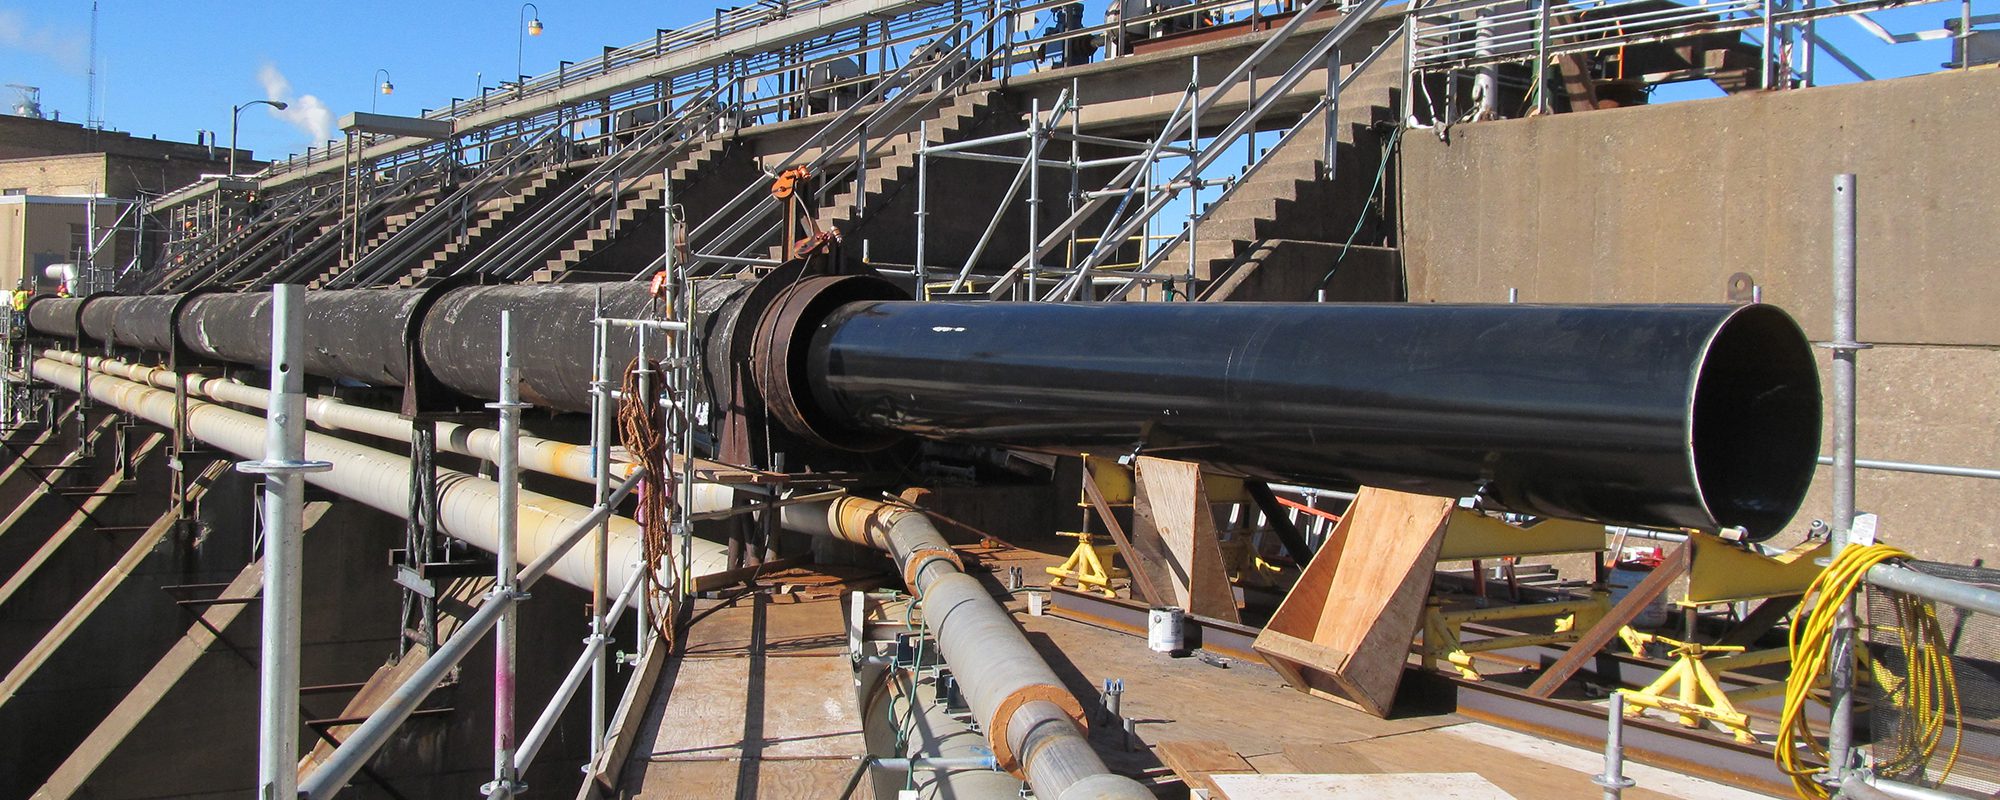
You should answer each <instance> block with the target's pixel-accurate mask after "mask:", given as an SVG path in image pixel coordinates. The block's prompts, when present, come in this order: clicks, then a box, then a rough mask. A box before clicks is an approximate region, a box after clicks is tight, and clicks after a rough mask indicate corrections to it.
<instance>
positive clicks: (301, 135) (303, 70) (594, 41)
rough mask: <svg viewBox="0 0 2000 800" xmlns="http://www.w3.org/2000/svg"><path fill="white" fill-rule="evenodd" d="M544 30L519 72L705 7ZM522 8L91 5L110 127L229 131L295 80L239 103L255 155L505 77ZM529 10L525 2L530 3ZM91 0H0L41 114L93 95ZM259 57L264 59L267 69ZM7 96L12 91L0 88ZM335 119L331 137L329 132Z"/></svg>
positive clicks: (412, 1)
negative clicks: (385, 75) (347, 118)
mask: <svg viewBox="0 0 2000 800" xmlns="http://www.w3.org/2000/svg"><path fill="white" fill-rule="evenodd" d="M536 6H537V7H538V8H540V10H541V19H542V24H543V25H544V30H543V31H542V35H540V36H535V37H528V38H527V40H526V47H525V51H526V52H525V56H524V59H523V63H524V65H525V66H524V69H523V71H525V72H527V73H529V74H539V73H542V72H547V71H550V70H553V69H555V67H556V62H557V61H558V60H559V59H569V60H572V61H577V60H582V59H586V58H589V57H591V56H593V55H596V54H597V53H598V52H600V48H601V47H603V46H604V45H613V46H623V45H627V44H631V43H632V42H635V41H638V40H640V39H644V38H647V37H650V36H651V35H652V33H653V29H654V28H673V27H680V26H683V25H687V24H689V23H691V22H693V21H695V20H697V19H702V18H706V17H708V16H710V15H711V14H712V13H713V11H712V8H713V7H712V6H711V5H709V4H705V3H704V4H697V3H685V2H633V1H632V0H626V1H625V2H611V1H609V0H604V1H598V2H581V1H580V0H544V1H543V2H538V3H536ZM520 13H521V6H520V4H519V3H507V2H471V1H470V0H444V1H440V0H406V2H379V1H378V0H352V1H351V2H328V3H309V2H242V1H241V0H238V1H237V2H217V1H215V0H174V1H173V2H160V1H159V0H153V1H152V2H147V1H146V0H102V1H101V2H100V3H99V11H98V55H99V61H100V67H99V76H100V86H101V89H100V91H99V97H100V98H101V99H102V105H103V114H102V116H103V117H104V120H105V122H106V125H107V127H113V128H117V129H119V130H124V131H128V132H131V133H134V134H137V135H141V136H145V135H153V134H158V135H159V136H160V137H161V138H163V139H164V138H172V139H178V140H182V141H192V140H193V139H194V136H195V130H196V129H203V128H205V129H208V130H215V131H220V132H221V133H220V136H219V138H220V139H221V140H222V142H223V143H224V144H226V143H227V140H228V138H229V109H230V106H231V105H233V104H236V103H241V102H245V101H249V100H258V99H263V98H265V97H266V95H267V91H266V87H265V85H264V81H265V80H270V79H272V78H279V79H282V80H283V82H285V83H287V84H289V90H288V92H287V93H286V96H285V97H284V99H286V100H288V101H301V100H303V98H304V97H307V96H310V97H312V98H316V99H317V101H318V103H319V104H320V106H322V107H323V108H325V109H326V111H325V114H324V117H325V118H326V119H324V120H314V119H312V116H313V115H312V114H310V113H309V112H308V107H309V106H311V105H312V103H311V101H303V102H295V103H294V108H293V109H292V110H291V113H290V114H289V116H287V117H283V118H281V117H278V116H275V115H273V114H272V113H270V110H269V109H268V108H265V107H258V108H254V109H246V110H244V112H243V116H242V125H241V130H240V132H239V134H238V135H239V141H240V142H241V144H242V146H244V147H248V148H252V149H254V150H255V151H256V153H257V155H258V156H259V157H260V158H264V157H272V156H279V157H282V156H283V155H285V154H287V153H291V152H303V151H304V149H305V147H306V146H307V145H309V144H317V141H316V140H315V138H314V136H313V135H312V134H311V133H309V131H310V130H312V129H313V128H314V126H315V125H316V124H322V122H323V124H326V125H327V127H329V128H333V127H334V123H333V122H332V121H333V120H337V119H338V118H339V117H340V115H342V114H345V113H348V112H350V111H355V110H361V111H366V110H368V108H369V103H370V101H371V100H373V101H374V102H376V103H377V104H378V110H380V111H381V112H383V113H393V114H415V113H417V111H418V110H419V109H422V108H434V107H437V106H441V105H445V104H447V103H449V102H450V100H451V98H452V97H467V96H470V95H472V94H475V93H476V92H477V91H478V84H477V83H476V82H475V81H476V80H477V79H478V76H479V75H480V73H484V79H485V82H486V84H487V85H489V86H492V85H497V84H498V83H500V82H501V81H503V80H508V79H510V78H511V76H512V74H513V72H514V59H515V40H516V36H515V33H516V31H517V30H518V29H519V27H520V25H519V14H520ZM530 13H531V15H532V13H533V12H530ZM89 31H90V2H89V0H29V1H27V2H23V0H0V84H8V83H20V84H27V85H30V86H40V87H41V89H42V108H43V111H44V113H47V112H49V111H61V112H62V118H63V119H64V120H66V121H68V120H74V121H82V120H83V117H84V110H85V107H86V105H87V97H86V94H87V92H86V86H87V83H86V81H85V68H86V66H87V65H88V63H89V57H88V52H89ZM267 67H268V68H269V69H268V70H267ZM377 68H383V69H387V70H389V73H390V75H391V76H392V77H393V79H394V80H393V82H394V84H395V87H396V92H395V94H392V95H388V96H379V95H375V94H373V93H372V92H371V89H372V87H373V86H375V85H376V78H375V75H374V73H375V70H376V69H377ZM0 97H4V98H5V101H6V102H7V103H8V104H10V105H11V104H12V102H13V98H14V95H13V92H12V90H6V91H5V92H4V93H0ZM339 135H340V134H339V131H338V130H337V129H334V130H333V131H332V133H331V134H330V136H329V137H320V139H321V140H323V139H325V138H338V137H339Z"/></svg>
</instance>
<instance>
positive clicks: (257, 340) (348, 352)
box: [174, 289, 499, 397]
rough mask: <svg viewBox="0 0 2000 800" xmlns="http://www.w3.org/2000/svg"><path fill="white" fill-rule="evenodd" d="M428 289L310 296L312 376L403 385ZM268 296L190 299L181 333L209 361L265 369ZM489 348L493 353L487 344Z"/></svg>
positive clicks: (488, 367) (492, 362) (489, 368)
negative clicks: (411, 334) (412, 333)
mask: <svg viewBox="0 0 2000 800" xmlns="http://www.w3.org/2000/svg"><path fill="white" fill-rule="evenodd" d="M427 291H428V290H425V289H381V290H377V289H343V290H319V291H314V292H308V293H307V294H306V306H305V316H306V320H305V325H306V358H305V365H306V371H307V372H310V373H312V374H314V375H319V376H322V377H328V378H345V379H348V380H353V381H360V382H362V383H367V384H370V385H375V386H401V385H403V381H404V377H405V376H407V375H408V374H409V369H410V359H409V353H408V345H407V343H406V342H407V336H408V334H409V332H410V331H411V330H412V329H413V325H414V324H415V322H416V320H415V319H414V315H415V313H416V311H417V306H418V304H419V301H421V300H423V298H424V295H425V294H426V292H427ZM270 314H271V297H270V295H268V294H265V293H262V292H258V293H242V294H205V295H201V296H200V297H196V298H194V299H192V300H189V301H188V303H187V306H186V307H185V308H183V309H182V311H181V316H180V319H178V320H175V321H174V325H175V332H176V335H178V336H179V337H180V341H181V342H182V343H183V344H186V345H187V346H188V349H189V350H192V351H194V353H195V354H197V355H200V356H203V357H205V358H211V359H215V360H218V361H232V362H235V363H238V364H263V363H265V362H268V361H269V360H270V357H271V340H270V337H269V336H267V335H265V334H264V332H265V331H267V330H269V329H270ZM488 349H489V350H491V349H492V345H491V343H488ZM498 363H499V360H498V358H497V357H496V358H489V359H487V360H486V361H485V362H484V363H483V366H484V367H485V370H484V372H483V377H484V378H485V380H486V384H487V385H486V386H484V387H483V388H482V390H481V392H480V394H479V396H481V397H490V396H491V395H492V394H493V386H492V378H493V373H494V371H495V370H496V369H498Z"/></svg>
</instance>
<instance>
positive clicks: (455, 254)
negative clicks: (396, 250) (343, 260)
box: [396, 169, 566, 288]
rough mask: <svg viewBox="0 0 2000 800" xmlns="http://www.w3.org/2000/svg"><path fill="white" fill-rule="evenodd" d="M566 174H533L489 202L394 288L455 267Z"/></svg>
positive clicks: (555, 170)
mask: <svg viewBox="0 0 2000 800" xmlns="http://www.w3.org/2000/svg"><path fill="white" fill-rule="evenodd" d="M565 177H566V176H565V175H564V173H563V171H562V170H559V169H550V170H545V171H543V172H540V173H537V174H535V175H534V176H533V177H531V178H529V179H527V181H526V182H525V183H522V184H521V188H520V190H519V191H516V192H510V193H508V194H507V195H505V196H502V197H500V198H497V199H495V200H492V201H489V202H488V203H486V204H485V205H484V207H483V208H484V209H485V210H484V211H483V212H482V213H480V214H479V217H478V219H476V220H474V221H473V223H472V224H471V225H468V226H466V228H465V230H464V231H463V232H462V233H460V234H459V235H457V236H454V237H452V239H451V241H448V242H445V243H444V244H443V246H441V247H439V248H438V249H436V250H434V251H432V252H431V254H430V255H428V256H425V257H424V260H423V261H421V262H418V263H417V265H416V267H415V268H414V269H411V270H410V271H409V272H408V273H406V274H404V275H403V276H402V277H399V278H397V279H396V285H397V286H398V287H404V288H407V287H411V286H416V285H417V284H418V283H420V282H422V281H423V280H424V279H425V278H428V277H430V276H431V275H432V274H434V273H437V272H439V271H442V270H446V269H449V268H451V267H454V266H457V265H458V264H459V263H461V262H463V261H464V260H465V259H467V258H470V257H471V256H472V255H473V254H474V253H477V252H479V249H480V248H482V247H484V246H485V245H486V243H487V242H488V241H489V240H490V239H491V238H492V237H493V235H494V234H495V233H497V232H499V231H500V230H502V228H503V226H505V225H506V224H507V223H509V222H511V221H513V220H514V219H516V218H518V217H519V216H520V214H521V213H522V212H523V211H524V210H526V209H530V208H533V207H534V206H535V204H536V203H537V202H538V201H540V200H541V199H542V198H543V196H544V195H546V194H548V193H549V190H550V189H552V188H554V187H558V186H560V185H561V184H562V182H563V179H564V178H565Z"/></svg>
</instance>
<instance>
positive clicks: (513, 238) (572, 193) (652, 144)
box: [449, 87, 716, 277]
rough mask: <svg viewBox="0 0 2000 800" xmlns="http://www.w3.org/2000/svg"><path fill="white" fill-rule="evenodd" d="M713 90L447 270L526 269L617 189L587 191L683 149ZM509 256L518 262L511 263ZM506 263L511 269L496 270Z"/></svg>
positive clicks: (612, 197) (648, 168) (666, 117)
mask: <svg viewBox="0 0 2000 800" xmlns="http://www.w3.org/2000/svg"><path fill="white" fill-rule="evenodd" d="M715 91H716V89H715V87H710V88H709V89H708V90H705V91H703V92H701V93H699V94H696V95H695V96H694V97H691V98H689V99H688V100H686V101H684V102H683V103H682V104H681V106H680V107H679V108H677V109H675V110H674V113H672V114H670V115H663V116H662V117H661V118H660V119H659V120H658V121H655V122H654V123H653V124H652V125H650V126H648V127H647V128H646V130H645V131H643V132H641V133H640V135H639V136H638V138H637V139H636V140H635V141H634V142H633V143H632V144H630V145H626V146H625V147H623V148H621V149H620V150H619V151H618V152H617V153H615V154H613V155H612V156H610V157H608V158H606V159H605V160H604V161H602V162H600V163H599V164H598V165H597V166H596V167H595V168H593V169H592V170H591V171H590V173H589V174H587V175H585V176H584V177H583V178H581V179H579V180H577V181H576V182H575V183H572V184H570V185H569V186H568V187H566V188H564V189H563V191H562V192H561V193H559V194H557V195H556V196H555V197H553V198H550V200H549V202H547V203H546V204H544V205H542V206H541V207H540V208H537V209H536V210H535V212H534V213H532V214H530V215H529V216H528V218H526V219H523V220H521V221H520V223H519V224H517V225H515V226H514V227H513V228H512V229H511V230H509V231H508V232H507V233H506V234H505V235H503V236H502V237H501V238H500V239H498V240H495V241H494V242H493V244H491V245H490V246H488V247H487V248H485V249H483V250H481V251H479V253H477V254H475V255H474V256H472V257H471V258H468V259H466V261H465V262H464V263H462V264H460V265H459V266H458V267H457V268H455V269H453V270H452V271H451V272H450V273H449V274H451V275H458V274H464V273H468V272H486V273H491V274H496V275H501V274H504V275H507V276H510V277H511V276H513V275H515V274H516V273H518V272H520V271H521V270H522V269H532V268H533V267H534V266H535V265H534V264H533V262H532V256H533V255H534V254H536V253H539V252H541V251H543V250H546V249H547V248H548V247H549V245H550V243H551V241H552V240H553V239H554V238H555V237H559V236H562V235H564V233H565V232H567V231H571V230H572V229H573V228H574V227H575V226H576V225H577V224H581V222H582V221H583V220H586V219H590V218H592V217H594V216H595V214H596V213H597V211H598V210H599V209H600V208H601V207H603V206H605V205H606V204H609V205H610V206H612V207H613V208H615V207H616V205H617V202H618V200H619V197H618V195H619V194H621V192H618V191H612V192H609V193H608V196H607V197H604V198H599V199H593V198H592V197H591V195H592V194H594V193H597V192H599V191H600V190H601V189H603V188H604V187H605V186H607V185H616V184H617V183H618V182H619V181H621V180H622V179H623V178H624V177H625V176H627V175H635V174H643V173H646V172H650V171H651V169H652V167H653V166H655V165H657V164H659V163H660V162H662V161H665V160H666V159H669V158H672V157H674V156H675V155H677V154H679V153H680V152H682V151H684V150H685V149H686V147H687V145H688V143H689V142H690V141H692V139H691V137H687V136H684V135H682V134H685V133H687V132H688V130H689V128H690V127H691V126H693V125H694V124H695V123H696V122H697V120H700V121H706V120H707V115H708V114H709V113H710V111H711V109H710V105H709V103H708V100H709V99H710V98H712V97H713V96H714V93H715ZM670 138H673V139H676V141H675V143H674V144H673V145H672V146H670V147H667V148H665V149H656V148H657V146H658V145H659V144H660V143H661V142H663V141H667V140H668V139H670ZM635 165H637V166H639V167H642V168H641V169H636V170H632V171H631V172H627V168H628V167H632V166H635ZM613 213H616V212H615V211H614V212H613ZM515 261H519V262H520V264H518V265H515V264H514V262H515ZM509 266H512V267H513V268H512V269H507V270H505V271H504V272H503V271H502V268H506V267H509Z"/></svg>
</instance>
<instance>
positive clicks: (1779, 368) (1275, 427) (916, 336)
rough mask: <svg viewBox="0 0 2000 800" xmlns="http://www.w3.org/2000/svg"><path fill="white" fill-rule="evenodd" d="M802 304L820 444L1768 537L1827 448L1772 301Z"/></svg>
mask: <svg viewBox="0 0 2000 800" xmlns="http://www.w3.org/2000/svg"><path fill="white" fill-rule="evenodd" d="M800 325H801V326H802V327H803V328H804V329H805V330H807V331H809V332H810V333H811V336H810V342H809V344H807V345H805V347H806V351H805V352H804V353H800V352H798V351H797V350H794V351H793V352H791V353H790V354H789V358H790V360H791V361H792V363H794V364H800V363H803V367H802V368H800V369H798V373H799V375H801V376H802V379H800V378H794V380H795V381H797V382H799V383H802V384H803V385H804V387H806V388H807V389H808V390H809V394H808V395H807V396H804V397H800V396H799V394H801V393H800V392H797V391H796V390H795V391H794V401H795V403H796V404H797V405H798V406H799V407H800V408H801V410H802V411H804V412H805V413H804V414H803V416H804V418H805V421H806V424H805V425H804V426H794V427H793V429H794V431H795V432H799V433H801V434H803V435H814V434H815V433H824V434H832V435H819V436H817V438H818V439H819V440H820V441H827V442H838V441H839V440H840V438H841V437H843V436H848V437H851V436H854V435H863V434H869V433H875V434H880V433H883V432H898V433H902V434H913V435H917V436H922V437H925V438H931V439H944V440H957V441H970V442H979V443H987V444H996V445H1005V446H1011V447H1019V448H1024V449H1033V450H1042V451H1047V452H1056V453H1077V452H1091V453H1099V454H1103V453H1130V452H1135V451H1138V452H1149V451H1150V452H1158V453H1161V454H1165V455H1171V456H1172V457H1174V458H1180V459H1185V460H1189V461H1199V462H1203V463H1204V464H1207V465H1209V466H1211V467H1214V468H1216V469H1218V470H1222V471H1227V472H1234V473H1238V474H1242V475H1246V476H1249V477H1253V478H1258V479H1262V480H1267V481H1274V482H1280V483H1308V484H1314V485H1326V484H1361V485H1370V486H1382V487H1387V488H1392V489H1398V490H1403V491H1410V492H1417V493H1421V494H1431V495H1443V496H1451V497H1461V496H1467V495H1477V496H1479V497H1481V499H1482V500H1483V501H1484V502H1486V503H1488V504H1490V505H1492V506H1495V507H1498V508H1503V509H1508V510H1512V511H1517V512H1523V513H1530V514H1537V515H1542V516H1550V517H1560V518H1566V519H1578V520H1593V521H1598V522H1604V523H1607V524H1625V525H1642V526H1648V527H1669V528H1681V527H1685V528H1696V529H1700V530H1708V531H1715V530H1720V529H1724V528H1733V527H1740V528H1743V529H1744V530H1745V531H1746V532H1747V534H1748V535H1749V536H1750V537H1751V538H1753V539H1761V538H1765V537H1768V536H1770V535H1772V534H1775V533H1776V532H1778V531H1779V530H1780V529H1782V528H1783V526H1784V524H1785V522H1786V521H1788V520H1789V519H1790V518H1791V516H1792V514H1793V513H1794V512H1795V511H1796V510H1797V509H1798V506H1799V503H1800V502H1801V500H1802V499H1803V498H1804V496H1805V490H1806V485H1807V483H1808V482H1809V481H1810V480H1811V478H1812V471H1813V462H1814V459H1815V457H1816V456H1817V454H1818V446H1819V431H1820V421H1819V415H1820V393H1819V378H1818V370H1817V368H1816V366H1815V363H1814V357H1813V355H1812V350H1811V348H1810V346H1809V344H1808V343H1807V341H1806V338H1805V336H1804V334H1803V333H1801V332H1800V331H1799V328H1798V326H1797V324H1795V323H1794V322H1793V321H1792V320H1791V318H1790V317H1789V316H1787V315H1786V314H1785V313H1784V312H1783V311H1780V310H1778V309H1776V308H1774V307H1771V306H1765V305H1749V306H1721V305H1711V306H1702V305H1671V306H1670V305H1652V306H1531V305H1511V304H1510V305H1492V306H1441V305H1429V304H1399V303H1379V304H1278V303H1091V304H1056V303H936V302H933V303H914V302H854V303H848V304H845V305H842V306H840V307H839V309H838V310H836V311H833V312H832V313H831V314H830V315H827V316H825V317H822V318H819V319H808V320H803V321H801V323H800ZM799 338H800V337H793V338H792V341H798V339H799ZM769 393H770V392H769V391H768V390H767V392H766V394H769ZM781 419H783V418H782V417H781ZM787 422H790V420H787ZM802 428H803V429H802Z"/></svg>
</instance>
